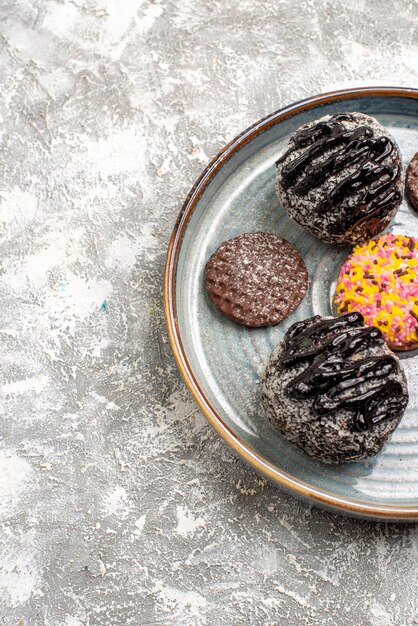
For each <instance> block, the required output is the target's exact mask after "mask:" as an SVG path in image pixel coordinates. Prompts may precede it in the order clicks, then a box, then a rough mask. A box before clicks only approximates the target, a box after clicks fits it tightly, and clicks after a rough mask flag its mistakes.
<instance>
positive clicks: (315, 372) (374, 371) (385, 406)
mask: <svg viewBox="0 0 418 626" xmlns="http://www.w3.org/2000/svg"><path fill="white" fill-rule="evenodd" d="M262 402H263V406H264V409H265V411H266V414H267V416H268V418H269V419H270V420H271V422H272V423H273V424H274V425H275V426H276V427H277V428H278V429H279V430H280V432H281V433H282V434H283V435H284V437H286V439H288V440H289V441H290V442H291V443H293V444H294V445H295V446H298V447H299V448H301V449H302V450H303V451H304V452H306V453H307V454H309V455H311V456H313V457H316V458H318V459H321V460H322V461H325V462H328V463H331V462H346V461H357V460H360V459H365V458H367V457H370V456H373V455H375V454H377V453H378V452H380V450H381V449H382V448H383V445H384V443H385V441H386V440H387V438H388V437H389V435H390V434H391V433H392V432H393V431H394V430H395V428H396V427H397V426H398V424H399V422H400V420H401V418H402V415H403V413H404V411H405V408H406V405H407V403H408V389H407V385H406V379H405V375H404V372H403V370H402V367H401V364H400V361H399V359H398V358H397V357H396V356H395V355H394V354H393V353H392V352H391V351H390V350H389V348H388V347H387V345H386V343H385V341H384V339H383V336H382V333H381V331H380V330H379V329H378V328H373V327H369V326H365V324H364V322H363V317H362V315H361V314H360V313H350V314H347V315H343V316H341V317H337V318H335V317H321V316H319V315H317V316H315V317H312V318H309V319H306V320H304V321H302V322H297V323H296V324H293V326H291V327H290V328H289V330H288V331H287V333H286V335H285V337H284V340H283V341H282V342H281V343H280V344H279V345H278V346H277V348H276V349H275V350H274V352H273V354H272V355H271V358H270V361H269V363H268V365H267V368H266V370H265V373H264V378H263V388H262Z"/></svg>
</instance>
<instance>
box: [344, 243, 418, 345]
mask: <svg viewBox="0 0 418 626" xmlns="http://www.w3.org/2000/svg"><path fill="white" fill-rule="evenodd" d="M417 242H418V239H417V238H414V237H406V236H404V235H394V234H386V235H382V236H381V237H379V238H378V239H371V240H370V241H368V242H367V243H366V244H363V245H361V246H356V247H355V248H354V250H353V252H352V254H351V255H350V256H349V258H348V259H347V261H346V262H345V263H344V265H343V267H342V268H341V272H340V276H339V278H338V282H337V288H336V294H335V303H336V305H337V309H338V312H339V313H347V312H348V313H350V312H351V311H359V312H360V313H362V314H363V316H364V321H365V322H366V324H368V325H369V326H377V328H380V330H381V331H382V333H383V335H384V337H385V340H386V341H387V343H388V345H389V347H390V348H392V349H394V350H410V349H412V348H416V347H418V282H417V278H418V247H417V246H416V243H417ZM372 268H373V272H371V271H370V270H371V269H372Z"/></svg>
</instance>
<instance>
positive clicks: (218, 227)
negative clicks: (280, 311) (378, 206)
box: [176, 96, 418, 507]
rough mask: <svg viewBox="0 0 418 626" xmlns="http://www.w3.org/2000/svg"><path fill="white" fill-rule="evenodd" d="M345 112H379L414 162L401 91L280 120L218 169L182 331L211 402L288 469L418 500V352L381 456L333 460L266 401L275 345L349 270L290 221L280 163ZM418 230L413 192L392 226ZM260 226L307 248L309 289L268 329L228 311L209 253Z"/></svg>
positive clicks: (414, 131)
mask: <svg viewBox="0 0 418 626" xmlns="http://www.w3.org/2000/svg"><path fill="white" fill-rule="evenodd" d="M341 111H363V112H365V113H368V114H370V115H372V116H375V117H376V118H377V119H378V120H379V121H380V122H381V123H382V124H383V125H385V126H386V127H387V128H388V129H389V131H390V132H391V133H392V134H393V135H394V136H395V138H396V139H397V141H398V142H399V145H400V148H401V152H402V157H403V161H404V164H407V163H408V162H409V160H410V158H411V157H412V155H413V154H414V153H415V152H416V151H418V100H411V99H410V100H408V99H406V98H399V97H393V96H383V97H367V98H364V97H361V98H352V99H350V100H345V101H342V102H338V101H337V102H333V103H330V104H326V105H321V106H318V107H316V108H314V109H311V110H308V111H305V112H302V113H298V114H296V115H294V116H293V117H291V118H289V119H287V120H285V121H282V122H280V123H277V124H275V125H274V126H272V127H271V128H269V129H268V130H266V131H264V132H263V133H262V134H260V135H258V136H256V137H255V138H254V139H252V140H251V141H250V142H249V143H247V144H246V145H245V146H244V147H242V148H241V149H240V150H239V151H238V152H236V153H235V154H234V155H233V156H232V157H231V158H230V159H229V160H228V161H227V162H226V163H225V164H224V165H223V167H222V168H221V169H220V170H219V171H218V172H217V174H216V175H215V177H214V178H213V179H212V181H211V182H210V183H209V185H208V186H207V188H206V189H205V191H204V192H203V195H202V196H201V197H200V200H199V201H198V203H197V205H196V206H195V208H194V211H193V214H192V216H191V218H190V220H189V222H188V225H187V228H186V231H185V233H184V237H183V241H182V245H181V250H180V255H179V259H178V266H177V280H176V307H177V319H178V324H179V331H180V335H181V337H182V341H183V345H184V348H185V351H186V354H187V358H188V360H189V363H190V365H191V368H192V370H193V371H194V375H195V377H196V379H197V381H198V383H199V385H200V387H201V389H202V390H203V392H204V394H205V395H206V397H207V398H208V400H209V402H210V403H211V404H212V406H213V407H214V408H215V410H216V411H217V412H218V413H219V415H220V416H221V417H222V419H223V420H224V422H225V423H226V424H227V425H228V426H229V427H230V428H231V429H232V431H233V432H234V433H235V434H236V435H237V436H238V437H239V438H241V439H242V440H244V441H246V442H247V443H248V444H249V445H250V446H251V447H252V448H254V450H256V451H257V452H258V453H259V454H260V455H262V456H263V457H264V458H265V459H267V460H268V461H269V462H270V463H271V464H273V465H274V466H275V467H277V468H279V469H280V470H284V471H285V472H287V473H289V474H290V475H291V476H293V477H294V478H296V479H299V480H302V481H306V482H307V483H309V484H310V485H311V486H312V487H315V488H319V489H321V490H326V491H327V492H329V493H330V494H332V495H334V496H340V497H341V496H342V497H344V498H355V499H358V500H360V501H361V502H362V503H365V504H367V505H373V504H374V503H379V504H383V505H388V506H405V505H409V506H411V505H412V506H414V505H416V506H417V507H418V424H417V407H418V391H417V390H418V385H417V384H416V380H417V371H418V355H417V353H416V352H414V353H407V354H404V355H402V356H401V358H402V363H403V365H404V368H405V370H406V375H407V378H408V385H409V391H410V401H409V406H408V409H407V412H406V414H405V416H404V418H403V420H402V422H401V425H400V426H399V428H398V429H397V431H396V432H395V433H394V434H393V435H392V437H391V439H390V440H389V442H388V443H387V445H386V447H385V449H384V450H383V452H382V453H381V454H379V455H378V456H376V457H374V458H372V459H370V460H368V461H366V462H363V463H351V464H345V465H339V466H335V465H334V466H328V465H325V464H323V463H320V462H318V461H315V460H313V459H312V458H310V457H309V456H307V455H305V454H304V453H302V452H300V451H299V450H298V449H297V448H295V447H294V446H293V445H291V444H290V443H288V442H287V441H286V440H285V439H284V438H283V437H282V436H281V435H280V434H279V433H278V432H277V431H276V430H275V429H274V428H273V427H272V426H271V424H270V422H269V421H268V420H267V418H266V417H265V416H264V414H263V410H262V407H261V404H260V378H261V375H262V372H263V369H264V367H265V364H266V362H267V360H268V358H269V355H270V353H271V351H272V350H273V348H274V347H275V345H276V344H277V343H278V342H279V341H280V339H281V338H282V336H283V334H284V333H285V332H286V330H287V328H288V327H289V326H290V325H291V324H293V323H294V322H295V321H297V320H300V319H303V318H306V317H310V316H312V315H314V314H318V313H319V314H321V315H329V314H330V313H331V299H332V294H333V291H334V285H335V280H336V277H337V276H338V272H339V269H340V267H341V265H342V263H343V261H344V259H345V258H346V256H347V254H348V253H349V249H348V248H345V249H344V248H337V247H333V246H329V245H326V244H322V243H321V242H319V241H318V240H317V239H315V238H314V237H312V236H310V235H309V234H308V233H306V232H305V231H304V230H303V229H302V228H300V227H299V226H297V225H296V224H295V223H293V222H292V221H290V219H289V218H288V217H287V216H286V214H285V212H284V211H283V209H282V207H281V206H280V205H279V201H278V198H277V197H276V194H275V190H274V180H275V166H274V163H275V161H276V159H277V158H278V156H279V155H280V153H281V152H282V151H283V150H284V149H285V147H286V145H287V142H288V138H289V135H290V134H291V133H292V132H293V131H294V130H295V129H296V128H297V127H298V126H300V125H301V124H302V123H305V122H308V121H310V120H313V119H317V118H319V117H321V116H322V115H326V114H332V113H336V112H341ZM390 230H391V231H393V232H398V233H404V234H408V235H414V236H418V216H417V215H416V214H414V213H413V211H412V210H411V209H410V208H409V207H408V206H407V203H406V202H405V201H404V202H403V204H402V207H401V209H400V211H399V212H398V214H397V217H396V218H395V221H394V222H393V224H392V225H391V228H390ZM251 231H266V232H273V233H276V234H278V235H281V236H283V237H285V238H286V239H287V240H288V241H289V242H290V243H291V244H292V245H294V246H295V247H296V248H297V249H298V250H299V251H300V253H301V254H302V256H303V258H304V260H305V263H306V265H307V268H308V271H309V281H310V282H309V290H308V293H307V295H306V297H305V299H304V301H303V303H302V304H301V306H300V307H299V309H298V310H297V311H296V312H295V313H294V314H293V315H291V316H290V317H289V318H288V319H287V320H285V321H284V322H283V323H282V324H279V325H278V326H276V327H270V328H265V329H254V330H250V329H248V328H245V327H242V326H238V325H236V324H234V323H232V322H230V321H228V320H227V319H225V318H224V317H222V316H221V315H220V314H219V313H218V312H217V311H216V309H215V308H214V307H213V306H212V304H211V303H210V301H209V300H208V298H207V297H206V295H205V292H204V289H203V271H204V266H205V263H206V260H207V259H208V257H209V256H210V255H211V254H212V253H213V252H214V251H215V250H216V248H217V247H218V246H219V245H220V243H221V242H222V241H224V240H225V239H229V238H230V237H233V236H234V235H237V234H239V233H244V232H251Z"/></svg>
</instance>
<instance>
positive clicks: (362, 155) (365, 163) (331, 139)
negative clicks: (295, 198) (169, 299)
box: [276, 114, 401, 233]
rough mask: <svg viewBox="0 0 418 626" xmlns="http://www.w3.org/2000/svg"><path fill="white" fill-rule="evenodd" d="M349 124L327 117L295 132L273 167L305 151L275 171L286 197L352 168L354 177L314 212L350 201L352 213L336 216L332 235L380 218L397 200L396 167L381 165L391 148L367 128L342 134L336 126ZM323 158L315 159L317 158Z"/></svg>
mask: <svg viewBox="0 0 418 626" xmlns="http://www.w3.org/2000/svg"><path fill="white" fill-rule="evenodd" d="M351 120H353V117H352V116H351V115H350V114H339V115H333V116H332V117H331V118H330V119H329V120H328V121H326V122H318V123H317V124H315V125H314V126H311V127H310V128H306V129H302V130H299V131H298V132H297V133H296V134H295V135H293V137H292V141H293V145H292V146H291V147H290V148H289V150H288V151H287V152H286V153H285V154H284V155H283V156H282V157H281V158H280V159H279V160H278V161H277V162H276V165H279V164H281V163H283V162H284V161H286V159H287V157H288V156H289V155H291V154H293V153H294V152H295V151H296V150H299V149H301V148H306V149H305V150H304V151H303V152H302V153H301V154H299V156H297V157H296V158H294V159H292V160H291V161H290V162H288V163H286V164H285V165H283V167H282V169H281V185H282V187H283V188H284V189H289V188H290V187H292V192H293V193H295V194H296V195H299V196H304V195H306V194H308V193H309V192H310V191H311V190H313V189H315V188H317V187H319V186H320V185H322V184H323V183H325V182H326V181H327V180H329V178H330V177H331V176H333V175H335V174H338V173H339V172H342V171H343V170H344V169H345V168H347V167H350V166H352V165H357V164H358V168H357V169H356V170H355V171H354V172H351V173H350V174H349V175H348V176H346V177H345V178H343V180H342V181H341V182H340V183H338V184H337V185H335V186H334V187H332V188H331V189H329V190H328V191H327V195H326V198H325V199H324V200H323V201H322V202H321V203H319V204H318V206H317V207H316V210H317V211H318V213H321V214H327V213H331V212H332V211H334V210H335V207H342V206H343V205H344V202H345V201H346V200H347V199H348V198H349V197H350V196H356V198H355V204H356V206H358V209H355V210H351V209H350V210H344V211H341V213H340V214H339V219H338V221H337V223H336V224H334V225H333V226H332V228H333V232H334V233H340V232H344V231H345V230H346V229H348V228H350V227H352V226H353V225H354V224H356V223H357V222H358V221H360V220H361V219H363V218H365V217H367V218H370V217H375V218H380V217H382V216H384V215H386V214H387V213H388V212H390V211H391V210H392V209H393V208H395V207H396V206H397V205H398V204H399V201H400V198H401V192H400V190H399V189H398V186H397V183H398V182H399V180H400V177H401V169H400V166H397V165H394V164H393V163H387V162H386V157H388V156H390V154H391V153H392V151H393V150H394V148H395V146H394V143H393V142H392V140H391V139H390V138H389V137H385V136H381V137H376V136H375V132H374V130H373V129H372V128H371V127H370V126H366V125H364V126H357V127H355V128H352V129H348V128H346V127H345V126H344V124H342V122H343V121H351ZM325 154H326V156H325V158H324V159H322V160H320V158H319V157H321V156H323V155H325ZM344 208H345V206H344ZM347 208H348V207H347Z"/></svg>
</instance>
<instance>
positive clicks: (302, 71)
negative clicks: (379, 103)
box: [0, 0, 418, 626]
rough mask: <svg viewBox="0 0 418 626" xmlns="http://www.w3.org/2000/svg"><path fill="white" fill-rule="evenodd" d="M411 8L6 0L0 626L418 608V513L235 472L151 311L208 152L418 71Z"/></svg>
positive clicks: (286, 618)
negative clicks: (369, 507) (371, 515)
mask: <svg viewBox="0 0 418 626" xmlns="http://www.w3.org/2000/svg"><path fill="white" fill-rule="evenodd" d="M417 17H418V4H417V1H416V0H413V1H410V0H400V1H398V2H397V3H396V4H395V3H393V2H389V1H388V0H373V1H372V0H368V1H367V0H351V1H349V0H301V1H298V2H296V1H295V0H280V1H277V2H274V1H272V2H265V1H264V0H242V1H241V2H233V1H232V0H224V1H223V2H220V1H219V0H162V1H160V2H158V1H157V0H156V1H155V2H150V1H147V0H60V1H58V0H10V1H9V0H0V84H1V98H0V123H1V125H0V137H1V151H0V165H1V181H0V185H1V187H0V237H1V238H0V245H1V256H0V313H1V318H0V319H1V321H0V341H1V355H2V358H1V362H0V372H1V376H0V382H1V394H2V395H1V403H0V420H1V422H0V423H1V431H0V437H1V439H0V624H2V625H3V624H4V625H6V626H15V625H19V626H27V625H36V626H38V625H45V626H128V625H133V626H139V625H143V626H151V625H152V626H154V625H155V626H166V625H174V626H212V625H213V624H216V625H217V626H257V625H261V624H262V625H263V626H276V625H282V624H283V625H290V626H293V625H295V626H296V625H297V626H327V625H329V626H368V625H370V626H394V625H396V626H410V625H413V624H416V623H418V617H417V599H416V598H417V575H418V566H417V553H418V535H417V531H416V529H415V527H414V526H401V525H394V524H391V525H385V524H372V523H364V522H357V521H352V520H348V519H344V518H340V517H337V516H334V515H331V514H328V513H326V512H323V511H320V510H317V509H313V508H309V507H307V506H305V505H303V504H300V503H298V502H296V501H295V500H293V499H292V498H290V497H287V496H284V495H283V494H282V493H280V492H279V491H278V490H276V489H275V488H274V487H272V486H270V485H269V484H267V483H266V482H265V481H264V480H263V479H261V478H259V477H257V476H256V475H254V473H253V472H252V471H250V470H249V469H247V468H246V467H244V465H243V464H242V462H241V461H240V460H239V459H237V458H236V457H235V456H234V455H233V454H232V453H231V452H230V450H229V449H228V448H227V447H226V445H225V444H224V443H223V442H221V441H220V440H219V438H218V437H217V436H216V434H215V433H214V431H213V430H212V429H211V428H210V427H209V426H208V425H207V424H206V422H205V420H204V419H203V418H202V417H201V416H200V414H199V412H198V411H197V409H196V407H195V405H194V403H193V401H192V400H191V398H190V397H189V395H188V393H187V392H186V390H185V387H184V385H183V383H182V382H181V380H180V377H179V375H178V373H177V371H176V367H175V364H174V361H173V358H172V356H171V352H170V348H169V346H168V344H167V337H166V331H165V326H164V319H163V312H162V275H163V267H164V259H165V250H166V246H167V240H168V237H169V234H170V231H171V228H172V226H173V223H174V220H175V217H176V214H177V212H178V210H179V208H180V204H181V201H182V199H183V198H184V197H185V194H186V193H187V191H188V189H189V187H190V186H191V184H192V183H193V181H194V179H195V177H196V176H197V174H198V173H199V171H200V170H201V169H202V167H203V166H205V165H206V164H207V162H208V160H209V159H210V158H211V157H212V156H213V155H214V154H215V153H216V152H217V151H218V150H219V149H220V148H221V147H222V146H223V145H224V144H225V143H226V142H227V141H229V140H230V139H232V138H233V137H234V136H235V135H236V134H237V133H238V132H240V131H241V130H242V129H244V128H245V127H247V126H248V125H249V124H251V123H252V122H254V121H255V120H257V119H258V118H260V117H262V116H263V115H265V114H267V113H269V112H271V111H273V110H275V109H277V108H279V107H280V106H282V105H285V104H288V103H290V102H292V101H294V100H296V99H300V98H302V97H305V96H308V95H312V94H314V93H318V92H321V91H325V90H329V89H331V88H334V87H340V86H343V85H344V86H351V85H366V84H395V85H407V86H417V83H418V80H417V79H418V31H417ZM417 149H418V147H417Z"/></svg>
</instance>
